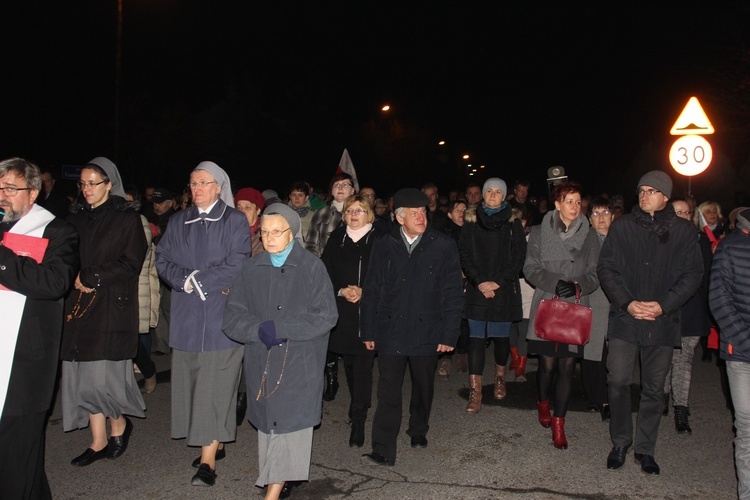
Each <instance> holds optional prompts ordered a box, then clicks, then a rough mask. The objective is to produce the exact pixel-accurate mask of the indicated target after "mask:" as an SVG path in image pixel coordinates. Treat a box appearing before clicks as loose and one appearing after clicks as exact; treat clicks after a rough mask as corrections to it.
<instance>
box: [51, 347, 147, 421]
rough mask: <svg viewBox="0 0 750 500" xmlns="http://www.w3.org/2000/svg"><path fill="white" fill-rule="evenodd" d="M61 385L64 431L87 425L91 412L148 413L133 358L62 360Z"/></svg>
mask: <svg viewBox="0 0 750 500" xmlns="http://www.w3.org/2000/svg"><path fill="white" fill-rule="evenodd" d="M61 385H62V406H63V412H62V413H63V430H64V431H65V432H68V431H72V430H74V429H83V428H85V427H88V425H89V415H90V414H97V413H102V414H104V415H105V416H107V417H112V418H120V416H122V415H131V416H134V417H139V418H143V417H145V416H146V414H145V413H144V410H145V409H146V404H145V403H144V402H143V396H142V395H141V391H140V389H139V388H138V383H137V382H136V380H135V375H134V373H133V361H132V360H130V359H127V360H123V361H107V360H102V361H63V363H62V383H61Z"/></svg>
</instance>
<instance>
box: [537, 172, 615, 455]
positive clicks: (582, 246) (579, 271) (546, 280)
mask: <svg viewBox="0 0 750 500" xmlns="http://www.w3.org/2000/svg"><path fill="white" fill-rule="evenodd" d="M552 195H553V199H554V200H555V210H551V211H549V212H548V213H547V215H545V216H544V219H543V220H542V223H541V225H539V226H534V227H532V228H531V234H530V235H529V245H528V248H527V252H526V262H525V264H524V266H523V273H524V276H525V277H526V281H528V282H529V283H531V285H533V286H534V287H535V288H536V290H535V291H534V299H533V301H532V303H531V314H530V317H529V330H528V333H527V336H526V339H527V340H528V342H529V349H528V350H529V353H535V354H538V355H539V370H538V372H537V389H538V391H539V399H538V401H537V407H538V411H539V423H540V424H542V426H543V427H550V425H551V426H552V439H553V443H554V445H555V448H559V449H566V448H567V447H568V441H567V439H566V438H565V414H566V413H567V409H568V402H569V401H570V394H571V390H572V386H573V373H574V371H575V363H576V359H578V358H581V357H583V346H582V345H574V344H568V343H560V342H553V341H550V340H544V339H542V338H541V337H540V334H541V332H540V331H539V330H540V328H539V325H540V324H541V323H544V321H540V320H544V319H547V318H542V317H541V314H542V313H539V314H540V318H539V320H537V318H536V316H537V313H538V312H539V309H540V304H541V303H542V300H543V299H544V300H545V301H548V299H552V298H555V299H557V298H561V299H567V300H565V301H566V302H573V301H576V302H578V300H577V298H576V295H577V292H578V294H579V295H580V296H581V297H580V299H581V300H580V302H581V303H582V305H583V306H588V297H587V296H588V295H589V294H591V293H592V292H593V291H594V290H596V289H597V288H598V287H599V280H598V278H597V276H596V265H597V261H598V260H599V246H600V245H599V241H598V238H597V236H596V232H595V231H593V230H592V229H591V228H589V223H588V220H587V219H586V216H585V215H583V213H582V211H581V186H580V184H578V183H576V182H572V181H564V182H561V183H560V184H558V185H557V186H555V189H554V191H553V192H552ZM553 302H557V301H556V300H555V301H553ZM586 309H587V308H586ZM583 312H584V313H585V312H586V311H583ZM588 321H589V330H590V321H591V313H590V310H589V311H588ZM563 323H566V322H563ZM545 333H547V335H545V337H547V338H548V339H551V338H554V334H555V332H554V331H553V332H545ZM586 333H588V332H586ZM555 372H557V377H556V379H555V386H554V387H553V386H552V381H553V378H554V375H555ZM553 391H554V396H555V408H554V416H552V415H551V414H550V400H549V397H550V394H551V393H552V392H553Z"/></svg>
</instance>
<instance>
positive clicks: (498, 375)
mask: <svg viewBox="0 0 750 500" xmlns="http://www.w3.org/2000/svg"><path fill="white" fill-rule="evenodd" d="M506 191H507V187H506V184H505V182H504V181H503V180H502V179H498V178H497V177H493V178H491V179H487V181H486V182H485V183H484V187H483V188H482V196H483V198H484V201H483V202H482V204H481V205H479V206H477V207H476V209H475V210H474V211H472V212H469V211H467V212H466V215H465V223H464V226H463V229H462V231H461V238H460V240H459V252H460V254H461V267H462V268H463V271H464V274H465V275H466V279H467V281H468V284H467V288H466V309H465V310H464V313H465V316H466V317H467V318H468V320H469V335H470V339H469V388H470V392H469V404H468V405H467V406H466V411H467V412H469V413H477V412H478V411H479V410H480V409H481V408H482V372H483V371H484V346H485V341H486V339H488V338H492V339H493V340H494V342H495V377H494V383H495V390H494V396H495V399H503V398H505V395H506V388H505V370H506V368H505V364H506V363H507V361H508V355H509V353H510V339H509V335H510V325H511V322H513V321H520V320H521V319H522V318H523V311H522V308H521V288H520V285H519V283H518V276H519V274H520V272H521V268H522V267H523V262H524V258H525V256H526V236H525V233H524V229H523V225H522V224H521V221H520V220H518V219H514V218H513V217H512V211H513V209H512V207H511V206H510V204H509V203H508V202H507V201H505V193H506Z"/></svg>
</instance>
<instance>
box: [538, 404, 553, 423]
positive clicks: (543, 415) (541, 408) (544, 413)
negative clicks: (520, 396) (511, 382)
mask: <svg viewBox="0 0 750 500" xmlns="http://www.w3.org/2000/svg"><path fill="white" fill-rule="evenodd" d="M536 409H537V412H538V413H539V423H540V424H542V427H549V426H550V425H552V414H551V413H550V412H549V399H548V400H547V401H543V402H539V401H537V402H536Z"/></svg>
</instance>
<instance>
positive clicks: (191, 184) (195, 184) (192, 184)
mask: <svg viewBox="0 0 750 500" xmlns="http://www.w3.org/2000/svg"><path fill="white" fill-rule="evenodd" d="M209 184H216V181H199V182H188V187H189V188H190V189H195V188H197V187H199V188H204V187H206V186H208V185H209Z"/></svg>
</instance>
